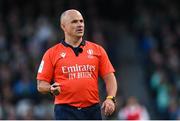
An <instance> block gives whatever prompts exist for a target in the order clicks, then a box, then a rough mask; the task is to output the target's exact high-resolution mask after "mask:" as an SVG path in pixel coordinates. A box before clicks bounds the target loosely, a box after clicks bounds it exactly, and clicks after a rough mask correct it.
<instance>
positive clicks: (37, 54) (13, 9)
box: [0, 0, 180, 120]
mask: <svg viewBox="0 0 180 121" xmlns="http://www.w3.org/2000/svg"><path fill="white" fill-rule="evenodd" d="M123 2H125V0H122V1H119V2H118V1H116V0H112V1H109V3H108V2H107V3H105V2H103V0H99V1H98V2H97V1H95V0H78V1H76V2H75V1H73V0H64V1H63V0H54V1H51V0H43V1H40V0H36V1H35V0H27V1H23V0H15V1H13V0H1V1H0V119H9V120H10V119H26V120H28V119H53V97H52V96H51V95H50V94H49V95H42V94H39V93H38V92H37V89H36V73H37V68H38V66H39V63H40V60H41V58H42V55H43V53H44V51H45V50H47V48H49V47H51V46H52V45H54V44H55V43H58V42H60V40H61V39H62V38H63V33H62V31H61V30H60V26H59V16H60V14H61V13H62V12H63V11H64V10H66V9H68V8H77V9H78V10H80V11H81V12H82V14H83V16H84V19H85V24H86V32H85V33H86V34H85V38H88V40H93V41H94V42H96V43H98V44H101V45H102V46H103V47H105V49H107V50H108V49H109V48H110V47H111V45H112V41H111V37H109V38H108V37H107V36H105V35H104V33H103V30H102V28H103V27H101V26H100V25H101V24H100V23H101V21H103V20H104V21H109V22H113V21H116V22H117V21H118V20H121V19H122V20H121V21H125V22H126V24H125V26H126V28H128V30H129V31H127V32H129V33H131V34H132V35H133V37H134V39H135V40H136V41H137V42H136V43H138V53H137V55H140V61H141V62H142V68H143V69H144V71H145V72H146V73H145V75H144V80H145V82H146V84H147V88H148V89H149V93H150V94H151V99H152V102H153V104H154V105H153V106H154V112H155V113H156V116H157V117H155V119H180V95H179V94H180V93H179V92H180V13H179V11H180V10H179V8H180V7H179V5H180V4H179V3H180V2H179V1H178V0H174V1H168V0H147V1H143V0H135V1H134V2H132V3H130V6H128V5H129V1H126V4H125V5H127V6H124V7H123V9H124V8H126V7H127V8H128V9H126V11H121V12H120V13H119V14H122V13H123V14H122V16H121V15H119V14H118V13H117V11H116V10H118V9H121V10H122V8H119V7H118V6H120V7H122V3H123ZM108 6H109V8H107V7H108ZM129 8H130V9H129ZM111 10H112V11H111ZM128 10H129V11H128ZM104 11H105V12H107V11H108V13H107V14H105V13H104ZM119 16H120V17H119ZM108 39H109V41H107V40H108ZM103 40H105V41H103ZM118 41H120V40H117V42H118ZM111 49H112V50H113V49H115V48H111ZM127 49H128V48H127ZM108 52H109V51H108ZM116 53H117V54H116V56H118V52H116ZM111 54H113V53H110V58H111V57H112V58H111V59H112V62H116V60H115V59H116V57H115V56H111ZM118 63H119V62H117V63H115V64H113V65H115V68H117V66H116V64H117V65H118ZM130 99H131V98H130ZM134 100H135V102H136V101H137V100H136V99H134V98H133V101H134ZM133 101H130V102H133ZM124 106H125V105H124ZM117 109H119V110H117V111H119V113H117V116H115V117H114V119H125V114H124V113H122V111H121V109H122V110H123V106H120V107H118V108H117ZM143 109H145V112H146V114H145V115H146V118H147V119H151V117H150V115H149V114H148V113H149V112H148V111H147V110H146V108H145V107H143ZM123 115H124V116H123ZM146 118H145V119H146Z"/></svg>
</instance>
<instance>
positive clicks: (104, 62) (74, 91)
mask: <svg viewBox="0 0 180 121" xmlns="http://www.w3.org/2000/svg"><path fill="white" fill-rule="evenodd" d="M60 25H61V28H62V30H63V31H64V39H63V40H61V41H60V42H59V43H58V44H56V45H54V46H53V47H51V48H49V49H48V50H47V51H46V52H45V53H44V56H43V58H42V60H41V64H40V66H39V69H38V72H37V89H38V91H39V92H41V93H45V94H46V93H49V92H50V93H52V94H53V95H54V96H55V100H54V104H55V108H54V114H55V119H57V120H66V119H70V120H80V119H81V120H101V119H102V117H101V109H103V112H104V114H105V115H106V116H109V115H111V114H112V113H113V112H114V111H115V96H116V91H117V82H116V78H115V75H114V72H115V70H114V68H113V66H112V64H111V62H110V60H109V58H108V55H107V53H106V52H105V50H104V49H103V47H101V46H100V45H97V44H95V43H92V42H90V41H87V40H83V38H82V37H83V35H84V19H83V17H82V15H81V13H80V12H79V11H77V10H74V9H70V10H67V11H65V12H63V13H62V15H61V17H60ZM99 76H101V77H102V78H103V80H104V82H105V85H106V92H107V97H106V99H105V100H104V102H103V103H102V106H100V104H99V103H100V99H99V92H98V77H99ZM51 84H52V85H51Z"/></svg>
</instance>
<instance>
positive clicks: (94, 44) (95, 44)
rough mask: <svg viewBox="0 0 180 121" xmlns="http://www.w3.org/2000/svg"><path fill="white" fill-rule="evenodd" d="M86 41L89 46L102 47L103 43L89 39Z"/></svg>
mask: <svg viewBox="0 0 180 121" xmlns="http://www.w3.org/2000/svg"><path fill="white" fill-rule="evenodd" d="M86 43H87V45H88V46H94V47H98V48H99V47H102V46H101V45H99V44H97V43H95V42H91V41H88V40H86Z"/></svg>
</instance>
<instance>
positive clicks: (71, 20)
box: [62, 11, 84, 37]
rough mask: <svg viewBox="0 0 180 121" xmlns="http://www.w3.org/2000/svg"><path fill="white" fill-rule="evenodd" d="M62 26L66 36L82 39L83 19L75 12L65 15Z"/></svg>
mask: <svg viewBox="0 0 180 121" xmlns="http://www.w3.org/2000/svg"><path fill="white" fill-rule="evenodd" d="M62 26H63V30H64V32H65V34H66V36H71V37H82V36H83V35H84V19H83V17H82V15H81V14H80V13H79V12H77V11H71V12H68V13H66V15H65V16H64V20H63V22H62Z"/></svg>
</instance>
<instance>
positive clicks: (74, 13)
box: [65, 10, 82, 19]
mask: <svg viewBox="0 0 180 121" xmlns="http://www.w3.org/2000/svg"><path fill="white" fill-rule="evenodd" d="M65 17H67V18H69V19H77V18H78V19H79V18H82V15H81V13H80V12H79V11H74V10H72V11H67V13H66V15H65Z"/></svg>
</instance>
